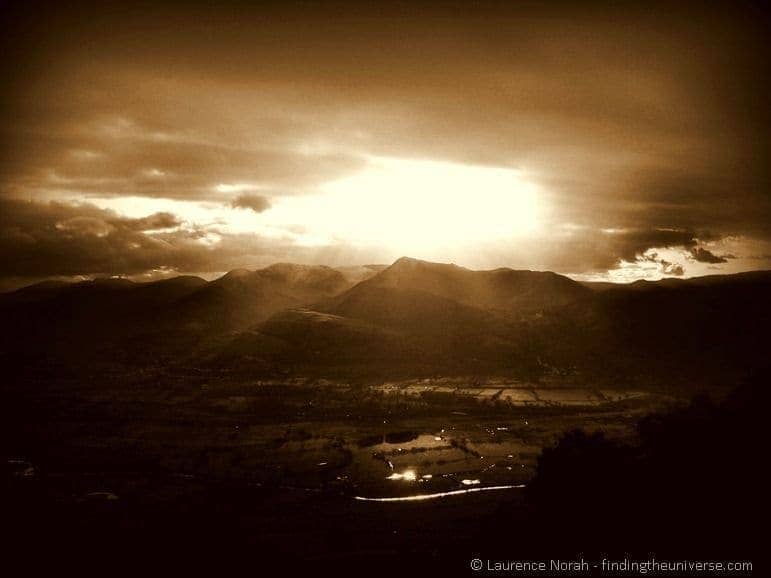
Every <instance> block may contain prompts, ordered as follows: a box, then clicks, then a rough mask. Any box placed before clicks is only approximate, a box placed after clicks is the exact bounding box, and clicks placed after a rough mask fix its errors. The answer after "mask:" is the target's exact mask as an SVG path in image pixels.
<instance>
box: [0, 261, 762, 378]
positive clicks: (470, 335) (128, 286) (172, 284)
mask: <svg viewBox="0 0 771 578" xmlns="http://www.w3.org/2000/svg"><path fill="white" fill-rule="evenodd" d="M372 272H373V273H376V274H374V276H372V277H370V278H369V279H365V280H364V281H361V282H359V283H356V284H353V282H352V281H350V280H349V279H348V278H346V276H345V275H343V274H342V273H341V272H340V271H337V270H334V269H331V268H328V267H310V266H299V265H290V264H278V265H273V266H271V267H267V268H265V269H262V270H259V271H245V270H237V271H233V272H231V273H229V274H227V275H225V276H224V277H222V278H221V279H218V280H216V281H213V282H210V283H207V282H206V281H203V280H202V279H198V278H194V277H180V278H176V279H171V280H167V281H162V282H157V283H147V284H136V283H131V282H129V281H126V280H120V279H115V280H101V281H93V282H87V283H79V284H75V285H62V284H56V283H46V284H40V285H37V286H33V287H28V288H25V289H22V290H20V291H17V292H14V293H10V294H6V295H3V296H0V313H1V314H2V318H3V320H4V326H5V328H4V331H3V332H2V338H1V339H2V343H1V345H2V355H3V358H4V361H6V362H7V363H8V364H9V365H10V366H12V367H14V368H24V369H25V370H27V369H30V368H35V369H39V368H41V367H43V368H45V367H48V366H51V367H53V368H58V369H55V370H57V371H58V370H61V369H63V368H66V369H71V368H73V367H81V368H83V367H85V368H90V369H94V368H95V367H102V368H104V367H116V368H132V367H134V368H136V367H141V368H153V367H172V366H185V367H191V366H193V367H198V368H202V369H205V370H207V371H215V372H225V373H229V374H235V375H241V376H263V375H264V376H282V375H287V374H294V375H298V374H299V375H311V376H327V377H362V378H374V377H378V378H382V377H397V376H427V375H472V374H474V375H502V374H507V375H513V376H516V377H521V378H524V379H532V380H538V379H543V378H545V377H548V376H557V377H560V378H568V379H571V380H586V381H589V380H594V381H596V380H605V381H621V382H624V383H630V382H633V381H635V380H637V379H640V380H648V381H650V380H660V379H663V378H666V379H667V380H671V379H679V378H682V379H684V380H703V379H705V378H706V379H714V380H718V379H726V378H729V379H734V378H738V377H739V376H740V375H742V374H743V373H744V372H745V371H746V370H747V369H748V368H751V367H753V366H754V365H757V363H759V361H760V360H762V359H764V358H765V354H766V352H765V347H764V339H765V331H766V327H767V324H768V321H769V310H770V309H771V307H770V306H769V303H768V299H767V295H768V294H769V289H771V274H769V273H767V272H756V273H751V274H741V275H735V276H719V277H708V278H703V279H692V280H686V281H672V280H666V281H662V282H658V283H635V284H632V285H627V286H614V287H608V286H603V285H596V284H579V283H577V282H574V281H572V280H570V279H568V278H566V277H563V276H560V275H556V274H554V273H549V272H532V271H514V270H510V269H496V270H493V271H471V270H468V269H464V268H461V267H458V266H455V265H448V264H437V263H428V262H425V261H418V260H415V259H408V258H402V259H399V260H398V261H397V262H395V263H394V264H393V265H392V266H390V267H388V268H385V269H383V270H377V269H373V271H372Z"/></svg>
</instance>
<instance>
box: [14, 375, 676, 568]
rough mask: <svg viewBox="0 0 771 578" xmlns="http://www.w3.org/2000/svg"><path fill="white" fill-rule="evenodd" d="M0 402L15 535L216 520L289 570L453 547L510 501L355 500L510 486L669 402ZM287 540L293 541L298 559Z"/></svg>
mask: <svg viewBox="0 0 771 578" xmlns="http://www.w3.org/2000/svg"><path fill="white" fill-rule="evenodd" d="M4 394H5V396H10V397H11V398H12V399H13V400H14V403H13V405H10V404H4V405H3V407H4V413H5V415H4V416H3V424H4V425H3V427H4V428H6V430H7V431H6V432H4V436H3V440H4V444H5V447H4V448H3V454H4V455H5V457H6V459H7V472H6V474H7V475H6V478H7V479H6V482H7V483H8V484H10V486H9V487H10V488H11V494H10V495H11V496H12V497H13V498H12V500H13V502H14V504H15V507H14V511H15V512H16V515H17V516H18V517H19V519H18V520H17V522H16V523H17V524H20V525H22V526H24V525H27V524H31V525H32V526H33V527H35V528H36V527H37V526H36V522H35V520H36V519H41V518H42V519H44V520H46V522H45V527H46V528H47V529H48V530H51V529H52V528H57V527H58V525H57V523H56V520H59V522H60V523H61V524H63V525H64V526H66V527H67V528H68V531H67V532H65V533H70V532H73V531H74V534H70V535H69V537H70V538H73V537H78V538H77V539H82V540H91V541H96V542H99V543H100V544H101V546H100V547H102V548H105V547H107V546H106V545H105V544H103V543H101V542H100V540H102V539H104V536H102V535H100V533H99V532H97V533H96V534H95V533H94V529H95V528H101V527H107V528H111V530H110V532H111V533H116V532H117V533H118V534H119V535H124V533H126V532H128V533H130V534H131V535H133V536H135V537H136V536H142V535H146V534H147V533H148V532H150V535H156V534H157V533H161V534H164V533H166V531H165V530H164V531H162V529H163V528H166V529H167V530H168V532H171V533H172V534H173V535H174V536H175V537H176V538H179V539H181V538H180V536H185V538H184V540H182V541H183V542H184V543H187V542H188V541H191V540H192V541H195V539H196V538H195V537H196V536H197V537H198V538H200V537H201V536H210V534H211V525H210V524H211V523H212V520H220V521H221V522H222V524H226V525H227V526H228V529H227V530H225V529H224V528H223V529H222V532H224V534H221V535H220V536H221V537H223V536H225V535H230V534H229V533H230V532H236V533H237V535H238V541H239V542H241V541H244V540H246V541H247V542H248V543H250V544H252V547H253V548H255V551H259V552H284V553H285V554H286V555H288V556H290V555H291V556H294V557H295V558H296V557H297V556H298V555H299V556H300V558H301V559H303V560H307V559H315V558H316V557H319V556H322V557H323V556H325V555H327V554H325V552H327V551H328V548H329V542H330V540H334V541H335V542H336V543H337V545H336V546H335V547H334V548H333V550H334V551H335V552H336V554H335V555H336V556H340V557H345V558H347V557H350V555H351V553H352V552H354V553H367V552H369V554H367V555H376V556H381V555H382V556H395V555H397V554H399V555H404V554H405V552H409V551H414V552H422V553H423V554H425V552H426V551H429V550H430V549H431V548H430V547H428V546H427V544H428V545H430V544H434V543H439V542H436V539H437V532H438V533H439V534H442V533H443V532H445V533H447V536H446V538H445V539H444V540H443V541H442V542H441V543H442V544H443V545H444V546H448V545H451V544H452V543H454V541H458V540H461V539H462V536H463V534H457V533H453V532H451V531H450V530H449V529H450V528H457V527H458V524H462V525H464V526H465V527H469V528H474V527H476V526H475V525H477V524H479V523H480V521H481V520H483V519H484V517H485V516H486V515H489V514H490V512H495V511H496V510H497V509H498V508H499V507H500V506H501V504H511V503H512V501H514V502H516V500H518V499H519V498H518V494H519V493H521V488H518V487H513V488H509V489H505V490H501V491H496V492H486V493H484V494H483V493H481V492H480V493H469V494H466V495H450V496H448V497H444V498H441V499H436V500H426V501H419V502H409V503H404V504H402V503H373V502H370V501H364V500H362V498H366V499H368V500H369V499H375V500H377V499H381V498H397V497H402V498H403V497H409V496H425V495H432V494H441V493H445V492H456V491H458V490H467V489H471V488H482V487H489V486H521V485H526V484H527V483H528V481H529V480H530V479H531V478H532V476H533V475H534V471H535V470H534V468H535V465H536V460H537V458H538V456H539V454H540V452H541V449H542V448H544V447H546V446H550V445H552V444H554V442H555V440H556V439H557V438H558V437H559V436H560V435H561V434H562V433H564V432H565V431H568V430H571V429H574V428H579V427H580V428H583V429H585V430H587V431H594V430H601V431H604V432H605V433H606V435H607V436H608V437H610V438H612V439H618V440H625V441H629V440H633V439H634V436H635V429H634V425H635V423H636V422H637V420H638V419H639V418H640V417H641V416H643V415H645V414H648V413H651V412H652V411H655V410H660V409H663V408H667V407H671V406H673V405H676V404H678V403H680V402H681V401H683V400H682V399H678V398H677V397H674V396H672V395H665V394H663V393H662V392H660V391H656V390H652V389H650V390H640V389H635V390H629V389H624V388H621V387H619V388H616V389H613V388H606V387H603V388H602V389H592V388H588V387H585V386H575V385H573V384H571V383H568V382H565V383H561V384H560V383H549V384H548V386H547V385H544V384H534V383H524V382H519V381H514V380H507V379H485V380H479V379H477V380H469V379H461V378H453V379H449V378H444V379H441V378H436V379H426V380H419V381H403V382H388V383H381V382H374V383H344V382H331V381H325V380H320V381H318V380H317V381H311V380H304V379H293V380H285V381H283V382H278V381H250V382H244V381H229V380H228V379H227V378H226V377H223V376H221V375H220V376H216V375H205V374H201V373H190V374H188V375H179V374H176V375H172V374H168V373H158V374H156V375H145V376H139V377H135V378H133V379H128V378H127V377H126V376H125V375H115V376H110V375H104V374H103V375H100V376H94V377H93V378H92V379H83V378H80V379H79V380H77V381H75V380H44V381H42V382H40V383H30V382H23V383H15V384H13V383H12V384H6V386H5V388H4ZM11 407H13V410H12V411H11V409H10V408H11ZM357 498H358V499H357ZM149 513H151V514H149ZM429 518H430V527H427V526H425V524H429V522H428V520H429ZM84 520H85V521H86V522H84ZM183 521H184V522H183ZM204 521H205V523H204ZM92 523H93V525H92ZM341 527H344V528H345V531H344V532H342V533H341V530H340V528H341ZM51 531H53V530H51ZM188 532H190V533H192V534H193V535H194V536H193V535H188V534H187V533H188ZM330 533H331V534H334V538H333V537H332V536H331V535H330ZM290 535H292V536H300V537H302V539H303V541H304V543H305V544H306V546H305V547H303V549H302V550H301V552H299V553H298V552H296V551H295V549H296V545H297V544H296V542H295V541H292V540H290V539H289V536H290ZM405 536H408V537H405ZM223 539H224V538H223ZM341 544H344V546H341ZM421 544H423V546H426V548H427V549H426V548H423V547H422V546H421ZM444 546H443V547H444ZM373 552H374V554H373ZM356 555H358V554H356ZM362 555H364V554H362Z"/></svg>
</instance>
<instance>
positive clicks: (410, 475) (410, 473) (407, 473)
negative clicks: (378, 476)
mask: <svg viewBox="0 0 771 578" xmlns="http://www.w3.org/2000/svg"><path fill="white" fill-rule="evenodd" d="M417 477H418V475H417V474H416V473H415V470H404V471H403V472H402V473H398V472H394V473H393V474H391V475H390V476H388V477H387V478H386V480H404V481H406V482H412V481H415V479H416V478H417Z"/></svg>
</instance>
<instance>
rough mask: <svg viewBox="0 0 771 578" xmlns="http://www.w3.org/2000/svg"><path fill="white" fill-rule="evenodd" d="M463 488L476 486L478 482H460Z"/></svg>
mask: <svg viewBox="0 0 771 578" xmlns="http://www.w3.org/2000/svg"><path fill="white" fill-rule="evenodd" d="M460 483H461V484H463V485H464V486H476V485H477V484H478V483H480V482H479V480H461V482H460Z"/></svg>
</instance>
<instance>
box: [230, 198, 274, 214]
mask: <svg viewBox="0 0 771 578" xmlns="http://www.w3.org/2000/svg"><path fill="white" fill-rule="evenodd" d="M230 206H231V207H235V208H241V209H251V210H252V211H254V212H255V213H262V212H263V211H267V210H268V209H270V201H269V200H268V198H267V197H263V196H262V195H252V194H243V195H238V196H237V197H236V198H235V199H233V200H232V201H231V202H230Z"/></svg>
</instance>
